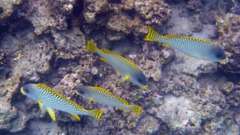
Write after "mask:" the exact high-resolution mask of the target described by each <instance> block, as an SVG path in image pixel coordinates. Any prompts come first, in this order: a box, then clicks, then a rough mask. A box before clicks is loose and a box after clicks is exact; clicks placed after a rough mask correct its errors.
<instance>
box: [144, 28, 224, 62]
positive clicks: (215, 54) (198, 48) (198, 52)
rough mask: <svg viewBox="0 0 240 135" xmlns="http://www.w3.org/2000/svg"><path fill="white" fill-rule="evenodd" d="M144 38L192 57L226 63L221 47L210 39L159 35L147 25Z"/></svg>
mask: <svg viewBox="0 0 240 135" xmlns="http://www.w3.org/2000/svg"><path fill="white" fill-rule="evenodd" d="M145 40H147V41H158V42H162V43H163V46H166V47H170V48H174V49H176V50H179V51H181V52H183V53H184V54H186V55H188V56H192V57H194V58H198V59H203V60H209V61H213V62H221V63H226V61H227V60H228V59H227V58H226V55H225V53H224V51H223V49H222V48H220V47H219V46H217V45H215V44H213V43H212V42H210V41H207V40H204V39H199V38H193V37H187V36H179V35H165V36H161V35H159V34H158V33H157V32H155V31H154V30H153V29H152V28H151V27H149V31H148V35H147V36H146V38H145Z"/></svg>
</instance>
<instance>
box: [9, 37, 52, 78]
mask: <svg viewBox="0 0 240 135" xmlns="http://www.w3.org/2000/svg"><path fill="white" fill-rule="evenodd" d="M22 55H23V58H20V59H19V60H18V63H17V65H16V66H15V67H14V68H13V73H19V74H22V76H23V77H24V78H25V79H28V80H32V81H38V80H39V79H40V77H39V74H46V73H48V72H49V71H50V63H49V61H50V60H51V59H52V56H53V51H52V48H51V45H50V44H49V43H47V42H44V41H42V42H40V43H35V45H34V46H33V45H31V44H28V45H25V48H24V50H23V53H22Z"/></svg>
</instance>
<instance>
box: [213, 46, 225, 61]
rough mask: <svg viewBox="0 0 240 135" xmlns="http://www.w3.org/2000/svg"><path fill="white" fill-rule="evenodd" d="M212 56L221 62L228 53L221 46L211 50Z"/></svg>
mask: <svg viewBox="0 0 240 135" xmlns="http://www.w3.org/2000/svg"><path fill="white" fill-rule="evenodd" d="M210 55H211V56H210V58H212V60H213V61H216V62H220V61H223V60H224V59H226V55H225V53H224V51H223V49H222V48H220V47H214V48H213V49H212V50H211V52H210Z"/></svg>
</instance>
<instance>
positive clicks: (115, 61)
mask: <svg viewBox="0 0 240 135" xmlns="http://www.w3.org/2000/svg"><path fill="white" fill-rule="evenodd" d="M87 50H89V51H92V52H96V53H98V54H99V55H100V56H101V57H102V60H103V61H105V62H107V63H109V64H110V65H112V66H113V68H114V69H115V70H117V71H118V72H119V73H120V74H121V75H122V76H123V79H122V82H123V81H125V80H127V79H130V81H132V82H133V83H135V84H136V85H138V86H142V87H147V78H146V76H145V75H144V74H143V72H142V71H141V70H140V69H139V68H138V67H137V66H136V65H135V64H134V63H132V62H130V61H129V60H127V59H125V58H123V57H122V56H120V55H118V54H116V53H114V52H112V51H109V50H107V49H101V50H100V49H98V48H97V46H95V45H94V44H93V43H92V42H90V41H88V44H87Z"/></svg>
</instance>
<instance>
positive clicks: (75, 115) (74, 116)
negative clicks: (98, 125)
mask: <svg viewBox="0 0 240 135" xmlns="http://www.w3.org/2000/svg"><path fill="white" fill-rule="evenodd" d="M70 114H71V115H72V117H73V118H75V119H77V120H80V117H79V116H78V115H77V114H72V113H70Z"/></svg>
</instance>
